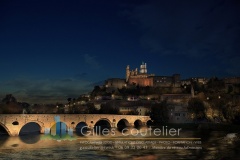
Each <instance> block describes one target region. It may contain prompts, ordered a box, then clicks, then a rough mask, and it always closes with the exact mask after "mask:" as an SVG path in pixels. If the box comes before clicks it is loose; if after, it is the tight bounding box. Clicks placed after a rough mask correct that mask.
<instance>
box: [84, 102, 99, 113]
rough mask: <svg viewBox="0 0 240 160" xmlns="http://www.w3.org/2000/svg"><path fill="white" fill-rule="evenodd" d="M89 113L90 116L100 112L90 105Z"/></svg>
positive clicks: (88, 106) (88, 107)
mask: <svg viewBox="0 0 240 160" xmlns="http://www.w3.org/2000/svg"><path fill="white" fill-rule="evenodd" d="M86 111H87V113H88V114H96V113H97V112H98V110H97V109H96V108H95V106H94V104H93V103H88V104H87V110H86Z"/></svg>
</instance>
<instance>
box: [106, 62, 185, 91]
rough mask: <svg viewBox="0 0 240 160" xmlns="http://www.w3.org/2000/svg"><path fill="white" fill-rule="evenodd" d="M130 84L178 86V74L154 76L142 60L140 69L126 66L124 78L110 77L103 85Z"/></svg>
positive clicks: (117, 85)
mask: <svg viewBox="0 0 240 160" xmlns="http://www.w3.org/2000/svg"><path fill="white" fill-rule="evenodd" d="M131 85H139V86H142V87H146V86H150V87H180V85H181V81H180V74H174V75H172V76H155V75H154V74H148V73H147V63H144V62H142V64H141V65H140V70H139V71H138V68H136V69H135V70H130V66H129V65H127V68H126V79H120V78H111V79H108V80H106V81H105V86H106V87H110V88H122V87H126V86H131Z"/></svg>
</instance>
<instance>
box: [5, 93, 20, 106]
mask: <svg viewBox="0 0 240 160" xmlns="http://www.w3.org/2000/svg"><path fill="white" fill-rule="evenodd" d="M2 102H3V103H5V104H9V103H10V102H13V103H17V99H16V98H15V97H14V96H13V95H12V94H7V95H6V96H5V97H4V98H3V99H2Z"/></svg>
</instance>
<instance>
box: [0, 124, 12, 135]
mask: <svg viewBox="0 0 240 160" xmlns="http://www.w3.org/2000/svg"><path fill="white" fill-rule="evenodd" d="M0 126H2V127H3V128H4V129H5V131H6V132H7V134H8V135H9V136H12V134H11V132H10V131H9V129H8V128H7V127H6V126H5V125H4V124H2V123H1V122H0Z"/></svg>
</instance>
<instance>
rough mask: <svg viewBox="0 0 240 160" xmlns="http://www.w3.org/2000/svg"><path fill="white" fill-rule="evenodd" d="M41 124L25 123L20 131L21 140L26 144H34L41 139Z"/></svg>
mask: <svg viewBox="0 0 240 160" xmlns="http://www.w3.org/2000/svg"><path fill="white" fill-rule="evenodd" d="M40 131H41V126H40V125H39V124H38V123H36V122H29V123H27V124H25V125H24V126H23V127H22V128H21V130H20V132H19V137H20V140H21V141H22V142H24V143H26V144H34V143H37V142H38V141H39V140H40V133H41V132H40Z"/></svg>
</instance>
